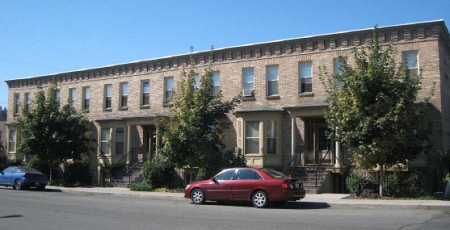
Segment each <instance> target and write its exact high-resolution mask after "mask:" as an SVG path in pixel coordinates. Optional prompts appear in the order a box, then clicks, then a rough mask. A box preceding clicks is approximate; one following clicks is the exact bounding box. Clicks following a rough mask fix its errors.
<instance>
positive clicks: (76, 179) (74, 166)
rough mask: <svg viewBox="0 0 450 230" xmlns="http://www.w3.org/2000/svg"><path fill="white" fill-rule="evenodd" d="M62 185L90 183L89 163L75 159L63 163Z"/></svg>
mask: <svg viewBox="0 0 450 230" xmlns="http://www.w3.org/2000/svg"><path fill="white" fill-rule="evenodd" d="M63 183H64V185H65V186H66V185H74V186H83V185H91V184H92V173H91V171H90V168H89V164H87V163H84V162H80V161H76V162H74V163H68V164H65V165H64V174H63Z"/></svg>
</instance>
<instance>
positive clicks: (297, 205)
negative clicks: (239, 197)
mask: <svg viewBox="0 0 450 230" xmlns="http://www.w3.org/2000/svg"><path fill="white" fill-rule="evenodd" d="M205 205H220V206H241V207H251V208H253V205H252V204H251V203H250V202H246V201H219V202H214V201H207V202H205ZM267 208H268V209H325V208H330V205H329V204H327V203H325V202H287V203H286V204H276V203H275V204H271V205H269V206H268V207H267Z"/></svg>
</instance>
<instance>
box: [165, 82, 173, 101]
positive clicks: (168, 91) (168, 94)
mask: <svg viewBox="0 0 450 230" xmlns="http://www.w3.org/2000/svg"><path fill="white" fill-rule="evenodd" d="M173 84H174V79H173V77H166V78H164V104H172V103H173V86H174V85H173Z"/></svg>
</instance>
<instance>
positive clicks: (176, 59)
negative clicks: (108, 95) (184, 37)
mask: <svg viewBox="0 0 450 230" xmlns="http://www.w3.org/2000/svg"><path fill="white" fill-rule="evenodd" d="M378 30H379V39H380V42H381V44H388V43H393V44H396V43H405V42H414V41H417V40H425V39H435V40H437V39H442V40H444V42H442V44H444V46H445V48H446V49H447V50H449V53H450V42H449V41H450V36H449V33H448V30H447V28H446V26H445V24H444V22H443V21H432V22H423V23H414V24H406V25H399V26H391V27H382V28H378ZM371 39H372V29H365V30H358V31H349V32H342V33H334V34H327V35H317V36H310V37H303V38H294V39H286V40H280V41H272V42H266V43H259V44H251V45H243V46H237V47H230V48H222V49H217V50H214V51H213V58H212V60H213V62H214V63H223V62H237V61H247V60H253V59H262V58H274V57H279V56H292V55H303V54H309V53H315V52H329V51H336V50H339V49H341V50H345V49H351V48H353V47H357V46H362V45H365V44H368V43H369V42H370V41H371ZM189 55H190V54H183V55H177V56H171V57H164V58H157V59H151V60H143V61H137V62H131V63H124V64H118V65H112V66H105V67H99V68H91V69H85V70H78V71H72V72H65V73H57V74H51V75H44V76H37V77H31V78H22V79H13V80H7V81H5V82H6V83H7V84H8V87H9V88H19V87H30V86H38V85H46V84H49V83H50V82H51V81H52V80H55V81H56V82H57V83H63V82H77V81H84V80H90V79H101V78H111V77H118V76H133V75H142V74H147V73H152V72H163V71H169V70H177V69H181V68H183V67H186V66H188V64H189V63H190V57H189ZM192 55H194V61H195V64H196V65H200V66H202V65H207V64H208V61H209V55H210V51H203V52H197V53H193V54H192Z"/></svg>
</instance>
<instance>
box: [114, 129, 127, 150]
mask: <svg viewBox="0 0 450 230" xmlns="http://www.w3.org/2000/svg"><path fill="white" fill-rule="evenodd" d="M124 143H125V131H124V128H123V127H118V128H116V146H115V147H116V149H115V150H116V154H123V153H124V152H125V144H124Z"/></svg>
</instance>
